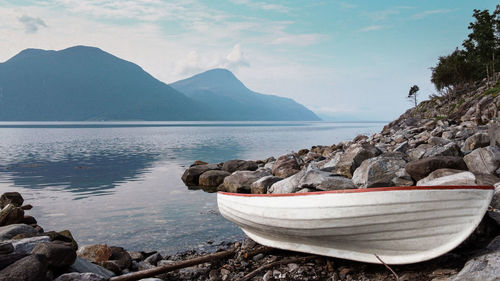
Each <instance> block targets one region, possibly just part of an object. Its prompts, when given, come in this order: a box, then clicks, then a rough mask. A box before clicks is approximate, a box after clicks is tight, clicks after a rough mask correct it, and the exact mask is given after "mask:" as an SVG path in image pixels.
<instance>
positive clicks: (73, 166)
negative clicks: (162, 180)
mask: <svg viewBox="0 0 500 281" xmlns="http://www.w3.org/2000/svg"><path fill="white" fill-rule="evenodd" d="M94 153H95V154H92V155H85V154H69V155H67V156H66V157H63V158H61V157H60V158H59V159H57V160H46V159H34V161H29V160H24V161H20V162H17V163H11V164H8V165H7V166H5V167H3V169H2V168H0V170H3V172H4V173H5V174H6V175H4V178H6V179H7V180H10V181H11V182H12V183H13V184H14V185H15V186H19V187H25V188H33V189H43V188H62V189H64V190H66V191H70V192H74V193H78V196H77V197H75V199H82V198H85V197H87V196H98V195H105V194H110V193H112V192H113V189H114V188H115V187H116V186H117V185H118V184H120V183H124V182H126V181H135V180H138V178H140V176H141V175H142V174H144V173H146V172H148V170H149V169H150V168H151V167H152V165H153V162H154V161H156V160H157V155H156V154H155V153H122V152H119V151H109V150H108V151H95V152H94Z"/></svg>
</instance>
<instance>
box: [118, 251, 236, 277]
mask: <svg viewBox="0 0 500 281" xmlns="http://www.w3.org/2000/svg"><path fill="white" fill-rule="evenodd" d="M234 253H235V249H231V250H227V251H224V252H218V253H215V254H210V255H206V256H202V257H197V258H194V259H189V260H185V261H180V262H176V263H173V264H166V265H163V266H158V267H155V268H150V269H146V270H141V271H137V272H132V273H129V274H125V275H121V276H116V277H111V278H110V279H109V281H136V280H140V279H142V278H148V277H153V276H156V275H158V274H162V273H167V272H170V271H174V270H177V269H181V268H185V267H190V266H193V265H197V264H200V263H204V262H210V261H214V260H219V259H223V258H226V257H229V256H232V255H234Z"/></svg>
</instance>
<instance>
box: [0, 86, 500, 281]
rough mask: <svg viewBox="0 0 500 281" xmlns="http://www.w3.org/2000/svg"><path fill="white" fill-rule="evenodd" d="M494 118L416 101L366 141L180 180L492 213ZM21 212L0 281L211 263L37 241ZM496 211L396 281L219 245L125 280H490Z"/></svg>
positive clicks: (194, 169) (398, 270) (499, 262)
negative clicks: (467, 188) (475, 206)
mask: <svg viewBox="0 0 500 281" xmlns="http://www.w3.org/2000/svg"><path fill="white" fill-rule="evenodd" d="M498 85H499V84H498V83H497V88H498ZM453 95H455V96H453ZM498 109H500V97H499V91H491V89H488V88H486V87H485V86H484V85H483V84H478V85H475V86H474V87H473V88H471V89H470V90H468V91H467V92H461V93H451V94H450V95H448V96H445V97H438V98H433V99H432V100H430V101H426V102H423V103H421V104H420V105H419V106H418V107H416V108H414V109H411V110H409V111H407V112H406V113H405V114H403V115H402V116H401V117H400V118H399V119H397V120H395V121H393V122H391V123H390V124H388V125H387V126H385V127H384V129H383V130H382V132H381V133H377V134H374V135H372V136H362V135H360V136H357V137H356V138H355V139H353V140H352V141H346V142H342V143H339V144H335V145H331V146H314V147H311V148H310V149H302V150H299V151H298V152H296V153H295V152H292V153H290V154H287V155H282V156H280V157H278V158H277V159H275V158H273V157H270V158H268V159H265V160H260V161H245V160H229V161H227V162H225V163H215V164H209V163H205V162H202V161H196V162H195V163H193V165H191V167H189V168H188V169H187V170H186V171H185V173H184V174H183V176H182V180H183V181H184V182H185V183H186V185H188V186H199V187H201V188H203V189H204V190H207V191H212V192H213V191H217V190H223V191H229V192H243V193H289V192H314V191H323V190H332V189H349V188H371V187H380V186H412V185H470V184H480V185H495V196H494V199H493V201H492V207H493V209H494V208H496V209H500V177H499V176H500V147H499V146H500V132H499V131H500V128H499V127H500V126H499V125H498V123H497V121H496V118H497V117H498V116H499V115H498V114H499V112H498ZM23 204H24V200H23V198H22V196H21V194H19V193H17V192H8V193H5V194H3V195H2V196H1V197H0V208H1V211H0V281H3V280H14V281H15V280H20V281H31V280H33V281H34V280H56V281H69V280H82V281H83V280H88V281H103V280H110V279H111V280H113V278H117V276H120V277H121V276H131V275H127V274H133V273H134V272H139V271H143V270H148V269H152V268H154V267H169V266H174V265H179V264H181V263H182V262H184V261H186V260H192V259H195V258H199V257H204V256H206V255H207V254H210V253H201V252H196V251H186V252H182V253H178V254H175V255H172V256H166V255H162V254H161V253H160V252H132V251H127V250H126V249H124V248H121V247H117V246H108V245H104V244H96V245H86V246H79V245H78V244H77V242H76V241H75V240H74V239H73V237H72V235H71V232H70V231H68V230H64V231H60V232H54V231H45V230H44V229H43V228H42V227H41V226H39V225H38V224H37V221H36V219H35V218H34V217H32V216H29V215H26V212H28V211H29V210H30V209H31V206H30V205H23ZM493 209H492V211H490V212H488V215H486V216H485V217H484V218H483V221H482V222H481V224H480V225H479V226H478V228H477V229H476V230H475V231H474V233H473V234H472V235H471V236H470V237H469V238H468V239H467V240H466V241H465V242H463V243H462V244H461V245H460V246H459V247H457V248H456V249H454V250H453V251H451V252H449V253H447V254H445V255H442V256H440V257H438V258H435V259H433V260H430V261H426V262H421V263H416V264H410V265H399V266H391V269H392V270H394V272H395V273H392V272H391V271H390V270H389V268H386V267H385V266H384V265H379V264H367V263H360V262H353V261H348V260H343V259H336V258H330V257H322V256H315V255H312V256H311V255H307V254H302V253H296V252H290V251H282V250H277V249H272V248H267V247H263V246H261V245H258V244H256V243H255V242H253V241H251V240H249V239H245V240H243V241H236V242H235V241H232V242H227V243H222V244H220V245H217V250H216V252H218V253H223V252H227V253H228V255H226V256H224V258H220V259H213V260H209V261H205V262H201V263H198V264H195V265H191V266H189V267H183V268H180V269H178V270H175V271H171V272H168V273H162V274H157V275H156V276H155V277H154V278H145V279H140V278H139V279H133V280H150V281H153V280H156V281H158V280H213V281H216V280H223V281H225V280H266V281H267V280H329V281H334V280H335V281H336V280H396V279H398V280H429V281H430V280H432V281H444V280H449V281H458V280H499V279H498V278H500V236H499V234H500V226H499V222H500V215H499V213H498V211H494V210H493ZM130 280H132V279H130Z"/></svg>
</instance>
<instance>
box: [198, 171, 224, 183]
mask: <svg viewBox="0 0 500 281" xmlns="http://www.w3.org/2000/svg"><path fill="white" fill-rule="evenodd" d="M229 175H231V173H230V172H226V171H222V170H210V171H206V172H204V173H203V174H201V176H200V178H199V185H200V186H204V187H217V186H219V185H220V184H221V183H223V182H224V178H225V177H227V176H229Z"/></svg>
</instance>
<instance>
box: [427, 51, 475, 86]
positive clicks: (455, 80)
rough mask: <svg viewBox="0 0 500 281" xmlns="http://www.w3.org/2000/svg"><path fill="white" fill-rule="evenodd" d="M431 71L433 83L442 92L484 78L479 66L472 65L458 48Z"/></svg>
mask: <svg viewBox="0 0 500 281" xmlns="http://www.w3.org/2000/svg"><path fill="white" fill-rule="evenodd" d="M481 69H482V68H481ZM431 70H432V76H431V82H432V83H434V86H435V87H436V89H437V90H438V91H440V92H442V91H443V90H444V89H446V90H451V89H452V88H454V87H458V86H462V85H463V84H465V83H468V82H471V81H474V80H478V79H481V78H482V76H481V75H480V71H479V69H478V65H477V64H474V63H471V62H470V58H469V57H468V56H467V53H466V52H465V51H463V50H459V49H458V48H457V49H455V51H454V52H453V53H451V54H450V55H447V56H441V57H439V61H438V63H437V65H436V67H432V68H431Z"/></svg>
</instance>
